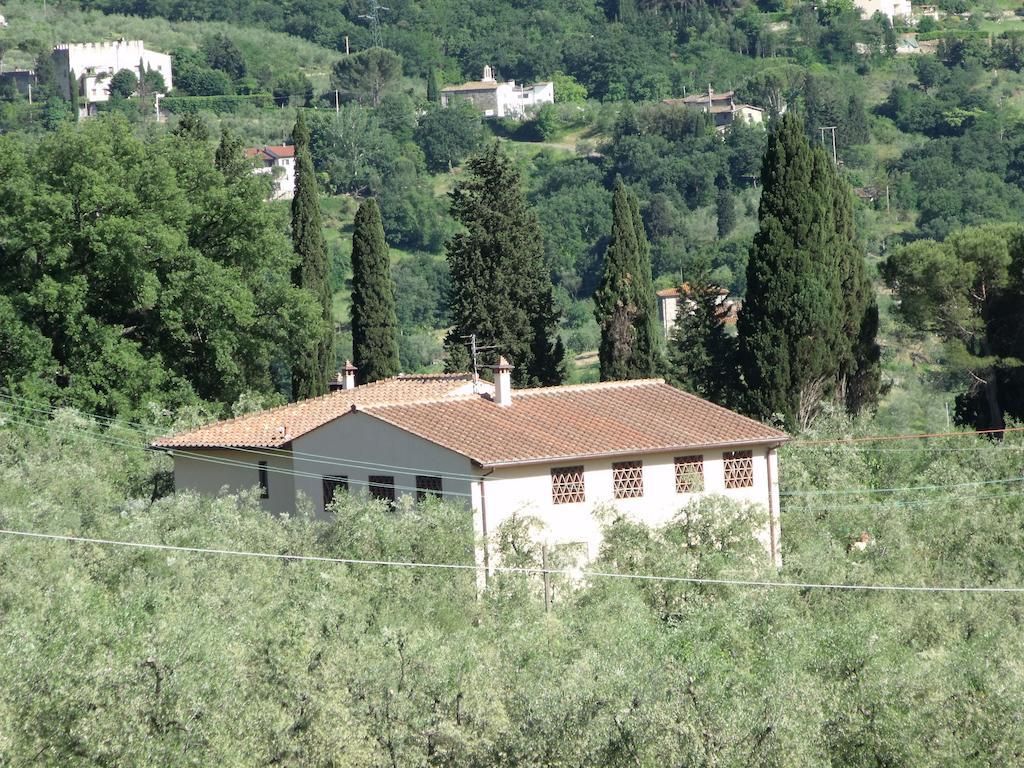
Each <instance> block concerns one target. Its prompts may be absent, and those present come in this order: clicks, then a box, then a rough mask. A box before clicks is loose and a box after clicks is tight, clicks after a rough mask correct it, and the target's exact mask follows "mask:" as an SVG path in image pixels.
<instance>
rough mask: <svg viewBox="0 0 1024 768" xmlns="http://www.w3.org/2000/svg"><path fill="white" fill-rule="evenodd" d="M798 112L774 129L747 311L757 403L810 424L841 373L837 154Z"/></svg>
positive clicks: (742, 331) (744, 333) (748, 372)
mask: <svg viewBox="0 0 1024 768" xmlns="http://www.w3.org/2000/svg"><path fill="white" fill-rule="evenodd" d="M803 129H804V126H803V122H802V120H800V118H799V117H797V116H795V115H794V114H792V113H787V114H785V115H783V117H782V118H781V120H780V122H779V125H778V127H777V128H776V130H775V132H774V133H773V134H772V135H771V136H770V137H769V140H768V150H767V152H766V153H765V158H764V164H763V166H762V171H761V184H762V192H761V205H760V210H759V212H758V219H759V229H758V232H757V234H756V235H755V236H754V244H753V247H752V248H751V253H750V260H749V262H748V265H747V295H746V299H745V300H744V303H743V311H742V312H741V313H740V317H739V324H738V330H739V343H740V363H741V365H742V369H743V375H744V379H745V386H746V392H747V398H748V407H749V409H750V410H751V411H752V412H753V413H755V414H757V415H759V416H762V417H763V416H770V415H772V414H781V415H782V416H783V418H784V419H785V421H786V423H787V424H788V425H789V426H790V427H793V426H797V425H800V426H806V425H807V424H808V423H809V422H810V420H811V419H812V418H813V416H814V415H815V413H816V412H817V409H818V407H819V404H820V403H821V402H822V401H823V400H824V399H826V398H827V397H829V396H830V395H831V394H832V392H833V388H834V385H835V381H836V376H837V374H838V367H839V361H840V351H839V349H838V347H839V339H840V324H841V314H842V295H841V288H840V278H839V274H838V273H839V270H840V257H839V254H838V253H837V242H836V241H837V233H836V228H835V216H834V213H833V210H832V208H833V189H832V185H831V176H830V173H831V159H826V157H825V155H824V153H823V152H822V151H821V150H820V149H815V150H811V148H810V146H809V145H808V143H807V139H806V137H805V136H804V134H803Z"/></svg>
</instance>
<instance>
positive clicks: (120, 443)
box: [8, 417, 472, 498]
mask: <svg viewBox="0 0 1024 768" xmlns="http://www.w3.org/2000/svg"><path fill="white" fill-rule="evenodd" d="M8 420H9V421H11V422H13V423H15V424H20V425H21V426H26V427H35V428H36V429H42V430H44V431H47V432H54V431H55V428H51V427H47V426H44V425H43V424H38V423H36V422H32V421H22V420H19V419H15V418H12V417H8ZM71 429H72V430H74V428H71ZM75 431H76V432H77V433H78V434H79V435H80V436H81V437H83V438H86V439H91V440H95V441H97V442H100V443H105V444H107V445H113V446H117V447H121V448H127V449H131V450H137V451H147V452H148V451H149V450H150V449H149V448H146V447H145V446H142V445H139V444H137V443H132V442H129V441H127V440H119V439H117V438H109V437H106V436H103V435H96V434H93V433H91V432H86V431H78V430H75ZM178 455H180V456H185V457H186V458H189V459H192V460H193V461H202V462H206V463H208V464H217V465H220V466H225V467H231V468H233V469H244V470H246V471H248V472H252V471H253V470H256V469H257V466H256V465H253V464H251V463H249V462H246V461H239V460H236V459H229V458H226V457H221V456H210V455H208V454H201V453H194V452H189V451H178ZM261 468H262V469H265V470H266V471H267V472H268V473H273V474H277V475H283V476H290V477H298V478H303V479H310V480H316V481H322V480H325V479H328V478H327V477H325V476H324V475H321V474H317V473H314V472H303V471H301V470H297V469H287V468H284V467H275V466H272V465H271V464H267V465H266V466H265V467H261ZM431 476H432V477H436V476H437V475H431ZM345 481H346V482H347V483H349V485H358V486H367V487H370V486H373V487H383V488H393V489H394V490H396V491H421V490H423V489H421V488H416V487H414V486H408V485H399V484H398V483H387V484H384V483H372V482H370V481H369V480H354V479H351V478H348V477H346V478H345ZM253 485H256V483H253ZM441 495H442V496H459V497H465V498H471V497H472V493H466V492H463V491H451V490H442V491H441Z"/></svg>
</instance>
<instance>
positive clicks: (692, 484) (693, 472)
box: [675, 456, 704, 493]
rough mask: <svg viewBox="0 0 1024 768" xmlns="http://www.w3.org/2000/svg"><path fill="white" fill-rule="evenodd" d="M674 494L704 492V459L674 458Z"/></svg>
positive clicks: (699, 457)
mask: <svg viewBox="0 0 1024 768" xmlns="http://www.w3.org/2000/svg"><path fill="white" fill-rule="evenodd" d="M675 463H676V493H698V492H700V491H703V490H704V457H703V456H676V458H675Z"/></svg>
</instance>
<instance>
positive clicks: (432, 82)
mask: <svg viewBox="0 0 1024 768" xmlns="http://www.w3.org/2000/svg"><path fill="white" fill-rule="evenodd" d="M427 101H429V102H430V103H431V104H437V103H438V102H440V101H441V84H440V83H439V82H438V80H437V70H436V69H435V68H434V67H431V68H430V72H429V74H427Z"/></svg>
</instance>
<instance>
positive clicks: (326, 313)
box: [292, 110, 334, 400]
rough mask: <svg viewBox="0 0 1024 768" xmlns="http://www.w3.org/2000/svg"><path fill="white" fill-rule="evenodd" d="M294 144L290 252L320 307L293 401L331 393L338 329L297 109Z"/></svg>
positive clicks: (295, 273) (295, 374)
mask: <svg viewBox="0 0 1024 768" xmlns="http://www.w3.org/2000/svg"><path fill="white" fill-rule="evenodd" d="M292 140H293V142H294V144H295V197H294V198H293V199H292V247H293V248H294V250H295V255H296V257H297V263H296V265H295V267H294V268H293V269H292V282H293V283H294V284H295V285H297V286H299V287H300V288H304V289H305V290H307V291H309V292H310V293H311V294H313V296H314V297H315V298H316V300H317V302H318V303H319V305H320V307H321V318H322V323H321V328H320V333H318V334H317V336H316V337H315V339H314V340H313V342H312V344H311V345H310V346H308V347H307V348H306V349H302V350H299V351H298V353H297V355H296V359H295V360H294V361H293V365H292V397H293V398H295V399H296V400H298V399H302V398H307V397H316V396H317V395H322V394H323V393H324V392H326V391H327V381H328V378H329V377H330V373H331V369H332V367H333V364H334V350H333V343H332V342H333V340H334V328H333V325H332V322H331V289H330V285H329V284H328V279H327V243H326V242H325V241H324V233H323V229H321V224H320V200H319V195H318V193H317V184H316V176H315V175H314V172H313V159H312V157H311V156H310V152H309V128H308V127H307V125H306V118H305V116H304V115H303V113H302V111H301V110H299V113H298V117H297V119H296V120H295V128H294V130H293V131H292Z"/></svg>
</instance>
